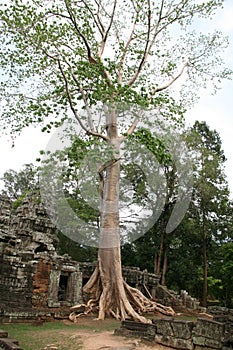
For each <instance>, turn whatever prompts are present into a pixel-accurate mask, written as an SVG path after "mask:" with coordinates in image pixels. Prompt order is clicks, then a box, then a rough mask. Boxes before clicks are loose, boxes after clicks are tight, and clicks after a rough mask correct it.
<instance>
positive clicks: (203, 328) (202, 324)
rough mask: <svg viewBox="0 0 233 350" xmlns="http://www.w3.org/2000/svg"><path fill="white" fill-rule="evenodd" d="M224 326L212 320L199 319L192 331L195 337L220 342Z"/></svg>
mask: <svg viewBox="0 0 233 350" xmlns="http://www.w3.org/2000/svg"><path fill="white" fill-rule="evenodd" d="M224 331H225V328H224V324H223V323H220V322H216V321H213V320H208V319H204V318H199V319H198V320H197V323H196V326H195V327H194V329H193V335H194V336H195V337H205V338H209V339H214V340H217V341H221V340H222V339H223V335H224Z"/></svg>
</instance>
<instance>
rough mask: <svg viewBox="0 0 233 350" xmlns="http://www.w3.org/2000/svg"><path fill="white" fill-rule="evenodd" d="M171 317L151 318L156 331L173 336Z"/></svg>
mask: <svg viewBox="0 0 233 350" xmlns="http://www.w3.org/2000/svg"><path fill="white" fill-rule="evenodd" d="M171 322H173V318H161V319H158V320H153V323H154V324H155V327H156V333H157V334H160V335H164V336H170V337H174V331H173V328H172V325H171Z"/></svg>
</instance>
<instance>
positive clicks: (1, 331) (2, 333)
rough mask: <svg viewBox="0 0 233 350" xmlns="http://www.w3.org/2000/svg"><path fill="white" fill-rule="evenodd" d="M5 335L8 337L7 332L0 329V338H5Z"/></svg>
mask: <svg viewBox="0 0 233 350" xmlns="http://www.w3.org/2000/svg"><path fill="white" fill-rule="evenodd" d="M7 337H8V333H7V332H6V331H3V330H2V329H0V338H7Z"/></svg>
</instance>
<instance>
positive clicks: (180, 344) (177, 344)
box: [154, 334, 194, 350]
mask: <svg viewBox="0 0 233 350" xmlns="http://www.w3.org/2000/svg"><path fill="white" fill-rule="evenodd" d="M154 341H155V342H156V343H158V344H162V345H164V346H168V347H171V348H176V349H184V350H193V348H194V346H193V342H192V339H181V338H175V337H172V336H167V335H161V334H156V335H155V338H154Z"/></svg>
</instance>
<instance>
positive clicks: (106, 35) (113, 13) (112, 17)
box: [98, 0, 117, 57]
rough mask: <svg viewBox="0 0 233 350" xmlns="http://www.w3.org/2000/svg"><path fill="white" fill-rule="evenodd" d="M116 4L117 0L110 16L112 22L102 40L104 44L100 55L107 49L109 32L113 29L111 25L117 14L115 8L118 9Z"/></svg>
mask: <svg viewBox="0 0 233 350" xmlns="http://www.w3.org/2000/svg"><path fill="white" fill-rule="evenodd" d="M116 4H117V0H114V4H113V10H112V14H111V17H110V23H109V26H108V28H107V30H106V33H105V35H104V37H103V40H102V45H101V50H100V52H99V54H98V55H99V57H101V56H102V54H103V52H104V49H105V45H106V41H107V38H108V34H109V32H110V30H111V27H112V24H113V19H114V15H115V10H116Z"/></svg>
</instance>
